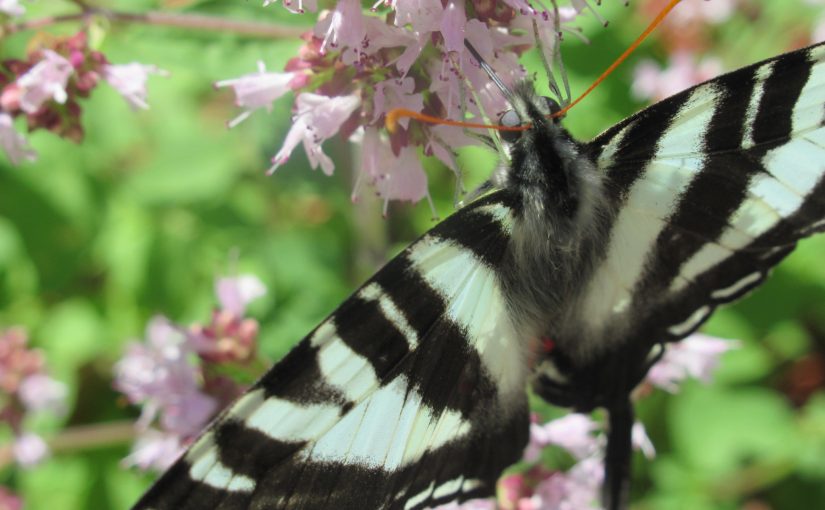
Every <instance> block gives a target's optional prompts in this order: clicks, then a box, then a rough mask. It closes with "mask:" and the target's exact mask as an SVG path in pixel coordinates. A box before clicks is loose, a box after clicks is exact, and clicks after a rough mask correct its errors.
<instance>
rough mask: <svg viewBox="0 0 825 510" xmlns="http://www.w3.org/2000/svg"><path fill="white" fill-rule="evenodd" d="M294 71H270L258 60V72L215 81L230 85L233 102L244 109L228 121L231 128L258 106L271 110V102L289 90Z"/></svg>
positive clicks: (294, 74) (222, 84) (222, 85)
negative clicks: (233, 96)
mask: <svg viewBox="0 0 825 510" xmlns="http://www.w3.org/2000/svg"><path fill="white" fill-rule="evenodd" d="M295 77H296V73H272V72H267V71H266V66H265V65H264V63H263V62H262V61H258V72H256V73H250V74H246V75H243V76H241V77H239V78H234V79H231V80H223V81H219V82H216V83H215V87H219V88H220V87H231V88H232V91H233V92H234V93H235V104H237V105H238V106H239V107H241V108H245V111H244V112H243V113H241V114H240V115H238V116H237V117H235V118H234V119H232V120H231V121H229V124H228V125H229V127H230V128H233V127H235V126H237V125H238V124H240V123H241V122H243V121H244V120H246V118H247V117H249V116H250V115H251V114H252V112H253V111H255V110H257V109H258V108H266V111H268V112H270V111H272V103H273V102H274V101H275V100H276V99H278V98H279V97H281V96H283V95H284V94H286V93H287V92H289V91H290V90H291V86H290V85H291V83H292V82H293V80H294V79H295Z"/></svg>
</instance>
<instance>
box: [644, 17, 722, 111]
mask: <svg viewBox="0 0 825 510" xmlns="http://www.w3.org/2000/svg"><path fill="white" fill-rule="evenodd" d="M676 10H678V9H676ZM721 71H722V64H721V62H720V61H719V60H718V59H716V58H713V57H710V58H705V59H703V60H702V62H701V63H699V65H698V66H697V65H696V64H695V63H694V57H693V55H692V54H691V53H688V52H685V51H679V52H676V53H674V54H672V55H671V56H670V61H669V63H668V66H667V67H666V68H665V69H662V68H661V67H659V65H658V64H657V63H656V62H654V61H652V60H643V61H641V62H640V63H639V64H638V65H637V66H636V69H635V70H634V72H633V89H632V90H633V95H634V96H635V97H636V98H637V99H646V100H653V101H659V100H661V99H664V98H666V97H670V96H672V95H673V94H675V93H677V92H680V91H682V90H684V89H686V88H688V87H690V86H693V85H696V84H697V83H701V82H703V81H705V80H708V79H710V78H713V77H714V76H716V75H718V74H719V73H720V72H721Z"/></svg>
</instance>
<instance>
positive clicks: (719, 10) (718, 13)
mask: <svg viewBox="0 0 825 510" xmlns="http://www.w3.org/2000/svg"><path fill="white" fill-rule="evenodd" d="M737 2H738V0H714V1H713V2H682V4H681V5H679V8H678V9H674V10H673V11H672V12H671V13H670V14H669V15H668V17H667V22H668V24H671V25H674V26H678V27H695V26H696V25H697V24H700V23H710V24H714V25H717V24H719V23H724V22H725V21H727V20H728V19H730V17H731V15H733V13H734V12H735V11H736V4H737Z"/></svg>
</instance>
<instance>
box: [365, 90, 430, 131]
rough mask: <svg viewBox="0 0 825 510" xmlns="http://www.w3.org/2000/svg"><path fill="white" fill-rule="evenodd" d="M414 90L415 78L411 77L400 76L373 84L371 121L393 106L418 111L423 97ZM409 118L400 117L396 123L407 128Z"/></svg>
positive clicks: (421, 105) (384, 113) (422, 104)
mask: <svg viewBox="0 0 825 510" xmlns="http://www.w3.org/2000/svg"><path fill="white" fill-rule="evenodd" d="M413 90H415V80H413V79H412V78H400V79H397V78H396V79H392V80H385V81H382V82H380V83H378V84H377V85H376V86H375V97H374V98H373V101H374V102H375V109H374V114H373V119H372V120H373V122H375V121H377V120H378V119H379V118H381V117H383V116H384V115H386V113H387V112H389V111H390V110H392V109H393V108H406V109H408V110H412V111H414V112H420V111H421V110H422V109H423V108H424V98H423V97H422V95H421V94H420V93H419V94H415V93H413ZM409 123H410V119H400V120H399V122H398V124H399V125H400V126H401V127H403V128H404V129H407V127H408V126H409Z"/></svg>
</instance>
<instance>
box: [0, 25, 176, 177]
mask: <svg viewBox="0 0 825 510" xmlns="http://www.w3.org/2000/svg"><path fill="white" fill-rule="evenodd" d="M150 73H155V74H162V73H163V72H162V71H160V70H159V69H157V68H155V67H154V66H145V65H142V64H137V63H132V64H126V65H122V66H119V65H111V64H109V63H108V61H107V60H106V57H105V56H104V55H103V54H102V53H100V52H98V51H95V50H93V49H91V48H90V47H89V45H88V42H87V37H86V33H85V32H78V33H77V34H75V35H73V36H71V37H65V38H59V39H57V42H55V43H54V44H52V45H51V47H46V48H41V49H38V50H36V51H34V52H32V53H31V54H30V55H29V56H28V58H27V59H26V60H16V59H10V60H6V61H4V62H2V63H0V146H2V148H3V150H4V151H5V152H6V155H7V156H8V157H9V160H11V162H12V163H13V164H15V165H16V164H19V163H20V162H22V161H24V160H29V161H31V160H33V159H35V157H36V153H35V152H34V150H33V149H32V148H31V147H30V146H29V144H28V141H27V140H26V138H25V136H24V135H23V134H21V133H19V132H18V131H17V130H16V129H15V127H14V119H15V118H17V117H23V118H25V119H26V124H27V127H28V131H34V130H36V129H45V130H48V131H51V132H52V133H55V134H57V135H58V136H61V137H64V138H67V139H69V140H72V141H74V142H80V141H81V140H82V139H83V126H82V124H81V120H80V115H81V112H82V108H81V106H80V100H81V99H85V98H87V97H88V96H89V94H90V93H91V91H92V90H93V89H94V88H95V87H96V86H97V84H98V83H99V82H100V80H101V78H102V79H103V80H105V81H107V82H108V83H109V84H110V85H112V86H113V87H114V88H115V89H116V90H117V91H118V92H119V93H120V94H121V95H123V96H124V98H125V99H126V100H127V101H128V102H129V104H130V105H131V106H132V107H133V108H147V105H146V78H147V76H148V75H149V74H150Z"/></svg>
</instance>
